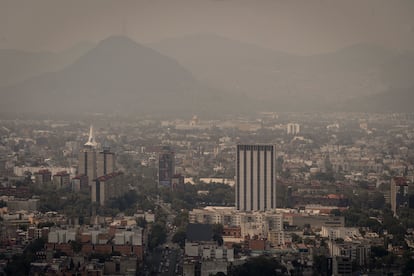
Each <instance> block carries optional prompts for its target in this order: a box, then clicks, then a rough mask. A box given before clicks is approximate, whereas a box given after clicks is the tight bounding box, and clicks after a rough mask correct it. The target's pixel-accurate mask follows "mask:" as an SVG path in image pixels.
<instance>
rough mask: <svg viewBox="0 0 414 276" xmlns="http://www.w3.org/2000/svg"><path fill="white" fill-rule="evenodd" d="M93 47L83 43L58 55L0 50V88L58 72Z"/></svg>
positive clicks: (90, 44) (91, 44)
mask: <svg viewBox="0 0 414 276" xmlns="http://www.w3.org/2000/svg"><path fill="white" fill-rule="evenodd" d="M93 47H94V44H93V43H88V42H84V43H79V44H77V45H75V46H74V47H72V48H70V49H68V50H66V51H63V52H60V53H53V52H26V51H20V50H12V49H0V86H8V85H12V84H16V83H18V82H21V81H24V80H27V79H29V78H32V77H34V76H38V75H41V74H43V73H46V72H54V71H57V70H60V69H62V68H64V67H65V66H67V65H69V64H71V63H73V62H74V61H75V60H77V59H78V58H79V57H80V56H82V55H83V54H85V53H86V52H87V51H89V50H90V49H92V48H93Z"/></svg>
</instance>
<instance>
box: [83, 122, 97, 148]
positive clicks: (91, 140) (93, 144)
mask: <svg viewBox="0 0 414 276" xmlns="http://www.w3.org/2000/svg"><path fill="white" fill-rule="evenodd" d="M97 145H98V143H96V141H95V137H94V136H93V126H92V125H91V127H90V128H89V138H88V142H86V143H85V146H88V147H96V146H97Z"/></svg>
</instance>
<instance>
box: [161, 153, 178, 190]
mask: <svg viewBox="0 0 414 276" xmlns="http://www.w3.org/2000/svg"><path fill="white" fill-rule="evenodd" d="M174 158H175V154H174V151H172V150H171V148H170V147H164V148H163V149H162V151H161V152H160V154H159V160H158V180H159V184H160V185H163V186H171V180H172V177H173V176H174V174H175V160H174Z"/></svg>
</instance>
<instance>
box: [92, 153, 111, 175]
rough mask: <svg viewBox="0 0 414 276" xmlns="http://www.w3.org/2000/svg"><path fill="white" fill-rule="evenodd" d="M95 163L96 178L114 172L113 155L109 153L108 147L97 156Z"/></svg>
mask: <svg viewBox="0 0 414 276" xmlns="http://www.w3.org/2000/svg"><path fill="white" fill-rule="evenodd" d="M96 163H97V164H96V170H97V171H96V174H97V176H102V175H106V174H111V173H113V172H114V171H115V153H113V152H111V150H110V148H109V147H104V148H103V150H102V151H101V152H99V153H98V154H97V159H96Z"/></svg>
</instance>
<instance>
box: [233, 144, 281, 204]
mask: <svg viewBox="0 0 414 276" xmlns="http://www.w3.org/2000/svg"><path fill="white" fill-rule="evenodd" d="M275 160H276V153H275V146H274V145H237V151H236V209H237V210H241V211H259V210H260V211H265V210H271V209H275V208H276V172H275V169H276V161H275Z"/></svg>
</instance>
